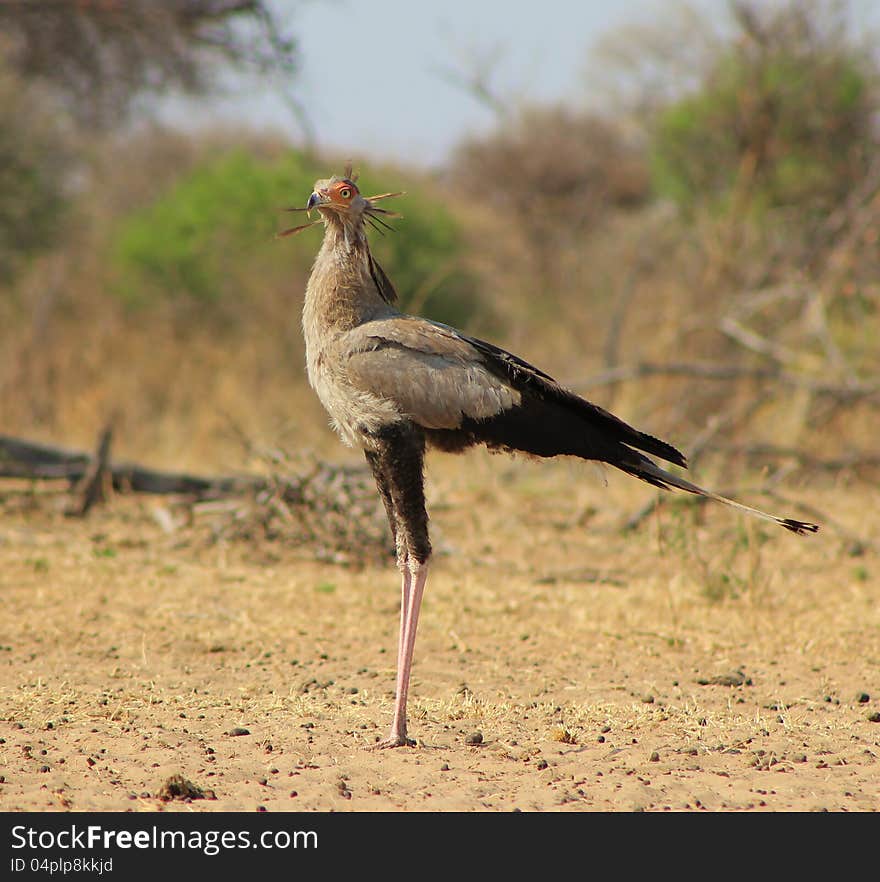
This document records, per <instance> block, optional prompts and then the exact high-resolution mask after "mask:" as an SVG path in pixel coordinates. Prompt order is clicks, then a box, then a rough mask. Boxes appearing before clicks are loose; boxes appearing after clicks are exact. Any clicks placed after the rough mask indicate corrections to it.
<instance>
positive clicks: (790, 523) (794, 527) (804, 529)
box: [779, 518, 819, 536]
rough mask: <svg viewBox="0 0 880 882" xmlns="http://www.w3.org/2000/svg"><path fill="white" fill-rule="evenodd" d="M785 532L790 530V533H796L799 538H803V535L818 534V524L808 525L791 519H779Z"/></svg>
mask: <svg viewBox="0 0 880 882" xmlns="http://www.w3.org/2000/svg"><path fill="white" fill-rule="evenodd" d="M779 523H780V524H782V526H783V527H785V529H786V530H791V532H792V533H797V534H798V535H799V536H803V535H804V534H805V533H818V532H819V525H818V524H808V523H807V522H806V521H795V520H793V519H792V518H781V519H780V521H779Z"/></svg>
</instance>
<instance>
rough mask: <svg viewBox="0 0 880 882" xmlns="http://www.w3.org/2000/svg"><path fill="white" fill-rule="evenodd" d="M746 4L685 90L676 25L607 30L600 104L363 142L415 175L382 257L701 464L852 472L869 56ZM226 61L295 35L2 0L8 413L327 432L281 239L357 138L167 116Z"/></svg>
mask: <svg viewBox="0 0 880 882" xmlns="http://www.w3.org/2000/svg"><path fill="white" fill-rule="evenodd" d="M728 17H729V22H728V27H727V29H726V31H725V33H724V36H723V37H720V38H719V37H716V38H715V42H712V43H711V44H710V43H709V42H706V41H707V40H708V38H707V37H706V36H705V31H703V30H701V29H699V28H691V29H690V30H689V31H688V33H687V35H686V36H685V37H682V36H681V35H678V36H677V37H676V41H677V42H676V46H677V47H678V49H677V51H676V60H677V62H678V65H679V67H680V66H681V64H682V63H683V60H686V61H687V63H688V65H689V68H688V70H687V71H686V72H685V73H682V72H681V70H680V69H679V70H677V71H676V75H675V76H674V77H670V79H669V82H668V83H667V86H668V87H665V88H658V82H659V81H660V79H662V70H663V68H664V65H665V64H667V62H668V56H664V53H663V51H661V48H662V47H663V46H664V45H668V42H667V43H664V40H662V39H658V38H657V34H658V32H659V31H662V29H663V27H664V24H662V23H658V24H656V25H655V26H653V29H651V28H648V29H645V28H644V27H643V28H642V29H641V30H639V31H635V32H634V31H628V32H626V33H625V34H619V35H617V40H618V43H617V44H616V46H617V49H618V50H619V49H620V47H621V46H625V49H626V51H623V52H621V51H617V52H611V55H613V58H614V64H613V65H606V73H608V70H609V68H610V67H614V65H616V71H615V74H616V75H617V76H618V82H626V84H627V88H628V93H627V98H626V99H625V100H623V99H620V98H619V96H617V97H616V98H615V99H614V100H609V101H608V102H607V107H608V108H609V109H607V110H604V111H601V110H597V109H595V108H593V109H591V110H589V111H585V110H581V109H577V108H571V107H551V106H517V107H505V108H503V110H499V113H498V124H497V126H496V128H495V130H494V131H493V132H491V133H490V134H488V135H487V136H484V137H480V138H472V139H470V140H468V141H466V142H465V143H462V144H461V145H460V147H459V148H458V150H457V151H456V152H455V153H454V155H453V156H451V157H450V158H449V160H448V162H447V163H446V164H445V166H444V167H443V168H442V169H440V170H435V171H432V172H427V171H425V170H423V169H419V168H405V167H399V166H393V165H391V164H390V163H387V162H386V163H381V161H380V162H378V163H377V162H370V163H368V164H366V165H365V166H364V167H363V168H362V169H361V184H362V187H363V189H364V190H365V191H366V192H367V193H369V192H374V191H375V192H384V191H387V190H397V189H401V190H405V191H406V195H405V197H403V198H401V199H400V200H399V202H398V204H397V205H396V206H395V207H398V208H399V209H400V211H401V212H402V214H403V218H402V219H401V220H399V221H395V222H394V223H395V225H396V226H397V227H398V229H399V232H397V233H389V234H388V235H386V236H384V237H380V236H375V237H374V239H375V243H374V246H375V251H376V253H377V255H378V256H379V259H380V261H381V262H382V263H383V265H384V266H385V269H386V271H387V272H388V274H389V276H390V277H391V278H392V279H393V280H394V282H395V284H396V287H397V289H398V291H399V292H400V294H401V295H402V299H403V306H404V308H405V309H408V310H413V311H418V312H420V313H422V314H425V315H428V316H430V317H432V318H436V319H439V320H441V321H446V322H450V323H453V324H456V325H459V326H462V325H463V326H465V327H466V328H467V329H468V330H469V331H471V332H473V333H477V334H481V335H484V336H489V337H491V339H493V341H495V342H498V343H500V344H502V345H505V346H507V347H509V348H511V349H513V350H514V351H516V352H518V353H519V354H521V355H522V356H524V357H526V358H528V359H529V360H531V361H534V362H536V363H538V364H540V365H541V366H542V367H544V368H545V369H547V370H548V371H549V372H550V373H552V374H553V375H555V376H556V377H557V378H558V379H559V380H560V381H562V382H564V383H566V384H568V385H570V386H571V387H572V388H574V389H576V390H577V391H579V392H581V393H582V394H585V395H586V396H587V397H590V398H592V399H593V400H595V401H597V402H598V403H601V404H602V405H603V406H606V407H613V408H615V409H616V410H617V411H618V412H620V413H621V414H622V415H623V416H625V417H626V418H627V420H629V421H632V422H635V423H637V424H639V425H641V426H643V427H647V428H649V430H650V431H651V432H652V433H654V434H659V435H663V436H665V437H669V438H670V439H671V440H673V441H674V442H675V443H676V444H677V445H678V446H680V447H682V448H683V449H685V450H689V451H690V452H691V454H692V457H697V458H699V457H701V456H703V457H706V458H709V459H710V460H711V458H712V455H713V454H723V456H720V457H716V458H715V459H714V460H712V461H713V462H717V463H719V464H720V463H722V462H723V463H724V464H725V465H724V468H725V469H728V470H735V469H740V468H742V467H744V466H747V465H749V464H752V462H754V463H761V464H762V465H764V466H767V467H769V468H770V469H772V470H773V472H774V473H775V474H778V475H780V476H782V475H787V474H791V473H792V472H796V471H799V470H807V469H809V470H812V471H815V470H816V469H823V470H826V471H829V472H831V473H833V474H835V475H838V476H839V475H843V476H847V475H861V474H863V473H864V472H865V471H866V470H867V471H870V470H871V469H876V467H877V464H878V463H877V455H876V454H875V453H874V449H875V447H876V438H877V437H878V434H880V420H878V407H880V346H878V340H880V319H878V305H880V149H878V147H880V144H878V128H877V121H878V108H880V103H878V96H880V92H878V85H880V84H878V63H877V58H876V57H875V56H874V55H872V54H871V53H870V52H868V51H866V50H865V49H864V48H863V46H862V45H861V44H859V43H857V42H855V41H854V40H853V39H852V38H851V36H850V33H849V29H848V27H847V11H846V7H845V5H841V4H839V3H836V4H835V3H811V4H803V3H796V2H791V3H787V4H776V5H774V6H772V8H770V7H768V6H767V4H762V3H759V2H750V3H749V2H738V3H732V4H731V5H730V6H729V8H728ZM670 27H671V26H670ZM614 39H615V37H614V35H610V36H609V39H608V40H607V41H606V43H605V49H606V50H612V49H614V47H615V43H614ZM683 39H686V40H690V41H691V42H692V43H693V45H685V44H683V43H682V42H681V40H683ZM700 41H704V43H703V44H701V45H697V44H699V43H700ZM609 57H610V56H609ZM218 64H221V65H224V66H226V67H227V68H229V67H231V68H243V67H252V68H256V69H258V70H268V69H279V68H280V69H283V70H284V71H286V72H287V73H288V74H289V75H291V76H295V75H296V70H297V44H296V41H295V39H293V38H292V37H291V36H290V35H286V34H283V33H282V32H281V29H280V28H279V27H278V25H277V23H276V22H275V21H274V19H273V16H272V14H271V11H270V10H269V9H267V8H266V6H265V4H263V3H261V2H253V0H247V2H238V0H235V2H233V0H198V2H196V0H162V2H147V0H130V2H126V3H124V4H118V3H106V2H104V3H85V2H80V3H73V2H70V3H67V2H53V3H50V2H41V0H33V2H8V3H4V4H3V5H2V6H0V417H2V419H0V431H2V432H5V433H9V434H17V435H23V436H33V437H43V438H46V439H49V440H54V441H56V442H64V443H69V444H72V445H80V446H89V445H90V443H91V441H92V439H93V438H94V436H95V434H96V433H97V431H98V429H99V428H100V427H101V426H102V425H103V424H104V423H105V422H106V420H107V419H108V418H109V417H110V416H111V415H112V416H115V418H116V419H117V422H118V425H119V429H120V430H119V431H118V433H117V437H118V438H119V445H120V447H121V448H123V449H124V450H125V452H126V455H128V456H130V457H131V458H137V457H141V458H145V459H149V460H151V461H154V462H156V461H158V462H160V463H162V462H164V463H167V464H170V465H173V466H179V467H183V466H193V465H198V466H205V465H208V464H210V465H213V466H215V467H226V468H229V467H230V466H232V467H235V466H236V465H237V464H239V463H240V461H241V450H240V447H239V442H240V437H241V434H242V433H245V434H247V436H248V437H250V438H252V439H255V440H259V441H260V442H263V443H267V444H272V443H285V444H288V445H291V446H296V445H302V446H317V445H321V444H323V443H324V440H325V434H324V433H325V432H326V419H325V417H324V415H323V413H322V412H321V410H320V406H319V405H318V404H317V402H316V401H315V400H314V397H313V396H312V395H311V393H310V392H309V391H308V389H307V388H306V383H305V377H304V368H303V348H302V341H301V334H300V329H299V312H300V307H301V298H302V292H303V290H304V287H305V282H306V279H307V276H308V272H309V268H310V264H311V261H312V259H313V257H314V254H315V252H316V250H317V247H318V242H319V238H320V233H319V232H318V231H317V230H314V231H307V232H306V233H304V234H302V235H300V236H296V237H292V238H288V239H283V240H278V239H277V238H276V237H275V233H276V232H277V231H278V230H280V229H282V228H283V227H284V226H285V225H287V224H286V221H288V220H289V217H290V216H287V217H285V215H284V213H283V211H282V209H283V208H284V207H286V206H290V205H301V204H302V203H304V201H305V200H306V198H307V197H308V194H309V193H310V191H311V187H312V183H313V182H314V180H315V179H316V178H318V177H324V176H326V175H327V174H329V173H332V172H333V171H335V170H336V171H338V170H339V169H340V168H341V167H342V165H343V164H344V162H345V160H346V159H347V158H348V157H346V156H330V155H320V154H318V153H317V152H316V151H315V150H313V149H311V148H309V147H308V146H303V144H295V143H291V142H290V139H288V138H284V137H282V136H279V135H276V134H267V133H259V132H247V131H241V130H236V131H231V130H223V129H220V128H217V129H213V130H211V131H202V132H199V133H198V134H192V133H184V132H182V131H176V130H172V129H169V128H167V127H164V128H163V127H161V126H160V125H158V124H157V123H155V122H151V121H150V117H149V111H148V108H149V104H148V102H146V101H145V97H146V96H150V95H155V94H158V93H166V92H169V91H171V92H173V91H175V90H176V91H189V92H193V93H195V94H202V93H204V92H207V91H209V90H210V87H211V83H212V76H213V72H214V71H216V69H217V66H218ZM644 70H650V71H651V76H650V77H649V80H648V81H647V82H641V81H640V79H639V77H640V76H641V75H642V73H643V71H644ZM640 83H641V84H640ZM611 97H612V96H611V93H610V91H609V99H611ZM355 146H356V145H355ZM353 158H354V159H355V160H356V161H357V160H358V158H359V157H357V156H355V157H353ZM335 449H336V448H335V447H334V448H333V450H335ZM329 452H330V451H329V450H328V453H329ZM322 453H323V451H322ZM720 467H721V466H720V465H719V468H720Z"/></svg>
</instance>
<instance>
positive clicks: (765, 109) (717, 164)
mask: <svg viewBox="0 0 880 882" xmlns="http://www.w3.org/2000/svg"><path fill="white" fill-rule="evenodd" d="M748 22H749V23H750V24H751V26H752V28H753V30H751V31H750V32H747V33H744V34H740V35H738V37H737V38H736V39H735V40H734V41H732V42H731V44H730V45H729V47H728V49H727V50H726V52H724V53H723V54H722V55H721V56H720V57H718V58H717V59H716V60H715V62H714V63H713V66H712V68H711V69H710V70H709V71H707V72H706V74H705V75H704V77H703V79H702V82H701V84H700V86H699V87H698V89H697V91H696V92H694V93H693V94H690V95H688V96H686V97H684V98H682V99H681V100H680V101H678V102H676V103H674V104H672V105H671V106H668V107H666V108H665V109H664V110H662V111H661V112H660V113H659V114H658V117H657V120H656V124H655V128H654V133H653V143H652V179H653V183H654V186H655V188H656V190H657V191H658V192H659V193H660V194H662V195H665V196H668V197H671V198H672V199H674V200H676V201H677V202H679V203H680V204H682V205H683V206H684V207H686V208H687V207H692V206H693V205H695V204H696V203H700V202H702V203H707V202H708V203H709V204H714V205H716V206H719V207H722V208H723V207H725V206H727V205H729V204H730V203H731V202H732V201H733V200H738V201H739V204H743V202H744V197H747V200H746V201H747V202H748V204H749V205H750V206H751V207H754V208H757V209H758V210H761V209H765V208H777V207H785V206H797V207H799V208H805V209H820V210H821V209H827V208H828V207H829V206H830V205H832V204H834V203H835V202H837V201H839V200H840V199H841V198H843V197H844V196H845V195H846V194H847V193H848V192H849V191H850V190H851V189H852V186H853V184H854V182H856V181H858V180H859V179H860V178H861V177H862V176H863V174H864V171H865V167H866V163H867V156H868V152H869V150H870V149H871V144H872V140H873V139H872V118H873V113H874V102H873V95H872V77H873V74H872V68H871V65H870V63H869V61H868V60H867V58H866V57H864V56H863V55H862V53H861V52H860V51H859V50H857V49H855V48H853V47H852V45H851V44H849V43H848V42H847V41H846V39H845V37H844V36H843V34H842V33H841V32H840V31H839V30H837V29H835V28H828V27H825V28H824V29H823V27H822V22H821V20H820V19H816V18H811V17H810V15H809V14H808V13H806V12H804V11H803V10H802V9H800V8H799V7H797V6H792V7H790V8H785V9H783V10H782V11H781V12H780V13H779V14H778V15H777V16H776V17H775V18H772V19H770V20H769V21H766V22H763V23H762V24H761V26H760V27H759V26H758V25H757V24H755V23H754V22H752V21H751V20H748ZM741 25H743V26H745V22H741Z"/></svg>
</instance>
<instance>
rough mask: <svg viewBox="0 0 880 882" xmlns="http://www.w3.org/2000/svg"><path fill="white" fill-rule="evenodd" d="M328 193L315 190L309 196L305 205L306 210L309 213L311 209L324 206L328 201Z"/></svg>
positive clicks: (323, 190) (322, 190)
mask: <svg viewBox="0 0 880 882" xmlns="http://www.w3.org/2000/svg"><path fill="white" fill-rule="evenodd" d="M329 197H330V193H329V191H328V190H325V189H323V188H322V189H320V190H315V192H314V193H312V195H311V196H309V201H308V202H307V203H306V209H307V210H308V211H311V210H312V209H313V208H320V207H321V206H322V205H326V204H327V203H328V202H329V201H330V198H329Z"/></svg>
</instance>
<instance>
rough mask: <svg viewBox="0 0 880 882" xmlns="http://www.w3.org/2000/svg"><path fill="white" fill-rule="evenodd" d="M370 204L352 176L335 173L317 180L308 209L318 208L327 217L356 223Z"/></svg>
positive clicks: (307, 205)
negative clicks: (324, 178) (341, 175)
mask: <svg viewBox="0 0 880 882" xmlns="http://www.w3.org/2000/svg"><path fill="white" fill-rule="evenodd" d="M369 205H370V203H369V202H368V201H367V200H366V199H364V197H363V196H361V191H360V190H358V188H357V185H356V184H355V182H354V181H353V180H352V179H351V178H350V177H339V176H338V175H333V177H332V178H328V179H327V180H322V181H315V186H314V188H313V190H312V195H311V196H309V201H308V202H307V203H306V210H311V209H313V208H317V209H318V210H319V211H320V212H321V214H322V215H324V216H325V217H328V218H332V217H337V218H340V220H341V219H343V218H345V221H347V222H348V223H356V222H357V221H359V220H360V219H361V217H362V216H363V213H364V211H366V210H367V209H368V208H369ZM345 221H343V222H345Z"/></svg>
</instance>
